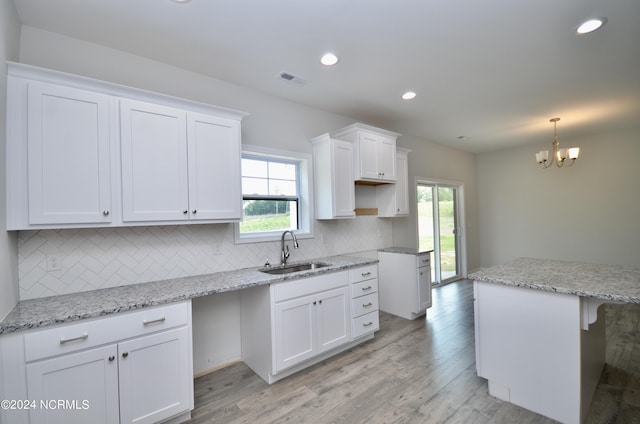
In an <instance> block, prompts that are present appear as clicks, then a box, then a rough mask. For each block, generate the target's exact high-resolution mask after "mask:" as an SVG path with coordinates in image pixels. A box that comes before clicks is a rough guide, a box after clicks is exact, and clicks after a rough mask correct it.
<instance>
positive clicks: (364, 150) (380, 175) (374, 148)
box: [331, 123, 400, 183]
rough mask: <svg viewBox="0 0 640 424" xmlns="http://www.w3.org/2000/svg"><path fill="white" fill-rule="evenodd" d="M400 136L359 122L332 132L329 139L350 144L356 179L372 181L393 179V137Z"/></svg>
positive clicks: (394, 144)
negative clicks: (352, 151)
mask: <svg viewBox="0 0 640 424" xmlns="http://www.w3.org/2000/svg"><path fill="white" fill-rule="evenodd" d="M399 135H400V134H398V133H394V132H391V131H387V130H383V129H380V128H375V127H371V126H369V125H364V124H360V123H357V124H353V125H350V126H348V127H345V128H343V129H341V130H338V131H335V132H332V133H331V137H332V138H337V139H339V140H345V141H349V142H351V143H353V145H354V156H353V158H354V171H355V180H356V181H368V182H372V183H387V182H394V181H395V180H396V138H398V136H399Z"/></svg>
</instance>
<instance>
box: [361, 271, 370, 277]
mask: <svg viewBox="0 0 640 424" xmlns="http://www.w3.org/2000/svg"><path fill="white" fill-rule="evenodd" d="M360 275H362V276H363V277H368V276H370V275H371V272H361V273H360Z"/></svg>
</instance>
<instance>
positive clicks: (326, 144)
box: [311, 134, 356, 219]
mask: <svg viewBox="0 0 640 424" xmlns="http://www.w3.org/2000/svg"><path fill="white" fill-rule="evenodd" d="M311 144H312V145H313V170H314V189H315V205H316V214H315V218H316V219H340V218H354V217H355V216H356V213H355V187H354V182H353V181H354V177H353V146H352V144H351V143H349V142H346V141H341V140H336V139H333V138H331V137H330V136H329V134H323V135H321V136H319V137H316V138H314V139H312V140H311Z"/></svg>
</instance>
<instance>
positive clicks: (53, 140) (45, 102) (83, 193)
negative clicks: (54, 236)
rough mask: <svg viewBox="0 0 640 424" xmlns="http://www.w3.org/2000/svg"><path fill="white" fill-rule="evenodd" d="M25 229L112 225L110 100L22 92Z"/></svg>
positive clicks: (63, 90)
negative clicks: (24, 106)
mask: <svg viewBox="0 0 640 424" xmlns="http://www.w3.org/2000/svg"><path fill="white" fill-rule="evenodd" d="M27 93H28V94H27V96H28V99H27V123H28V124H27V140H26V142H27V143H26V144H27V170H28V177H27V188H28V190H27V192H28V202H29V206H28V223H29V224H48V223H60V224H66V223H109V222H111V209H112V206H111V181H110V178H111V172H110V163H111V160H110V145H111V143H110V133H109V96H106V95H104V94H99V93H94V92H91V91H86V90H79V89H75V88H69V87H64V86H60V85H54V84H47V83H40V82H36V81H31V82H29V83H28V86H27Z"/></svg>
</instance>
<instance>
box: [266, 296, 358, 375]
mask: <svg viewBox="0 0 640 424" xmlns="http://www.w3.org/2000/svg"><path fill="white" fill-rule="evenodd" d="M273 312H274V335H275V358H276V364H275V371H276V372H279V371H282V370H285V369H287V368H289V367H291V366H293V365H296V364H299V363H301V362H304V361H306V360H307V359H309V358H312V357H314V356H316V355H318V354H320V353H322V352H325V351H327V350H330V349H333V348H334V347H338V346H340V345H342V344H344V343H346V342H349V341H350V333H351V332H350V329H349V288H348V287H347V286H345V287H339V288H336V289H332V290H327V291H324V292H320V293H316V294H313V295H310V296H304V297H301V298H296V299H291V300H285V301H282V302H276V303H275V304H274V306H273Z"/></svg>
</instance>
